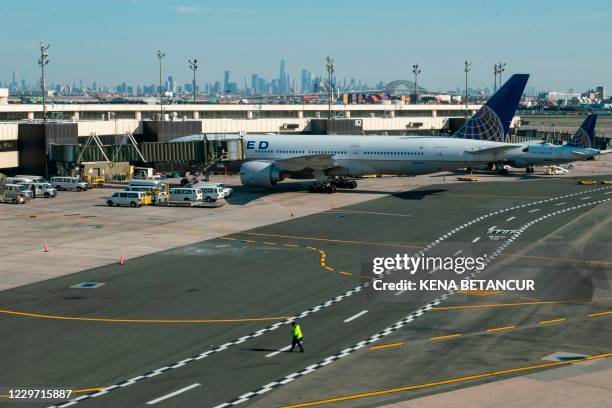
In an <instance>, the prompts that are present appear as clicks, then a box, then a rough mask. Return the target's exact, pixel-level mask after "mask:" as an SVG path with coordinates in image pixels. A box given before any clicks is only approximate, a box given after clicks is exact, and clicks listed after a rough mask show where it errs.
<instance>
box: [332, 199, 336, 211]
mask: <svg viewBox="0 0 612 408" xmlns="http://www.w3.org/2000/svg"><path fill="white" fill-rule="evenodd" d="M331 209H332V210H335V209H336V200H332V206H331Z"/></svg>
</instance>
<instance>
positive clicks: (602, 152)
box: [599, 150, 612, 154]
mask: <svg viewBox="0 0 612 408" xmlns="http://www.w3.org/2000/svg"><path fill="white" fill-rule="evenodd" d="M610 153H612V150H600V151H599V154H610Z"/></svg>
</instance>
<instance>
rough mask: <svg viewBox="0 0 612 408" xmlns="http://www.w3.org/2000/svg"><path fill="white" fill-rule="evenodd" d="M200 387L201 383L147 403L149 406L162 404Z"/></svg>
mask: <svg viewBox="0 0 612 408" xmlns="http://www.w3.org/2000/svg"><path fill="white" fill-rule="evenodd" d="M200 385H201V384H200V383H195V384H191V385H190V386H187V387H185V388H181V389H180V390H176V391H174V392H171V393H170V394H166V395H164V396H162V397H159V398H155V399H154V400H151V401H149V402H147V405H153V404H157V403H158V402H161V401H163V400H166V399H168V398H172V397H175V396H177V395H179V394H182V393H184V392H186V391H189V390H192V389H194V388H196V387H199V386H200Z"/></svg>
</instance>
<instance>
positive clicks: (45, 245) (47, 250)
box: [43, 241, 49, 252]
mask: <svg viewBox="0 0 612 408" xmlns="http://www.w3.org/2000/svg"><path fill="white" fill-rule="evenodd" d="M43 252H49V245H47V241H45V244H44V245H43Z"/></svg>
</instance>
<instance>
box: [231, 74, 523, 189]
mask: <svg viewBox="0 0 612 408" xmlns="http://www.w3.org/2000/svg"><path fill="white" fill-rule="evenodd" d="M528 79H529V75H526V74H516V75H513V76H512V77H511V78H510V79H509V80H508V81H507V82H506V83H505V84H504V86H502V87H501V88H500V89H499V90H498V91H497V92H496V93H495V94H494V95H493V96H492V97H491V98H490V99H489V100H488V101H487V103H486V104H485V105H483V106H482V107H481V108H480V110H478V112H476V114H475V115H474V116H472V117H471V118H470V119H469V120H468V121H467V122H466V123H465V124H464V125H463V126H462V127H461V128H460V129H459V130H458V131H457V132H456V134H455V136H456V137H455V138H450V137H439V136H438V137H436V136H353V135H348V136H329V135H246V136H245V137H244V145H245V151H246V158H247V161H246V162H245V163H243V164H242V166H241V167H240V180H241V182H242V184H243V185H245V186H261V187H270V186H274V185H275V184H276V183H277V182H279V181H281V180H283V179H286V178H291V179H315V180H316V181H315V183H314V184H313V185H311V186H310V191H311V192H327V193H333V192H335V191H336V188H356V187H357V183H356V181H355V180H353V179H352V178H354V177H360V176H364V175H369V174H393V175H416V174H426V173H434V172H438V171H442V170H454V169H458V168H465V167H470V166H474V165H482V164H486V163H491V162H499V161H501V160H503V159H504V158H505V157H506V155H505V152H506V151H508V150H512V149H516V148H518V147H521V145H518V144H510V143H503V140H504V138H505V135H506V134H507V133H508V129H509V127H510V122H511V121H512V118H513V117H514V114H515V113H516V108H517V107H518V103H519V100H520V98H521V95H522V94H523V90H524V89H525V85H526V84H527V80H528Z"/></svg>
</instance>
